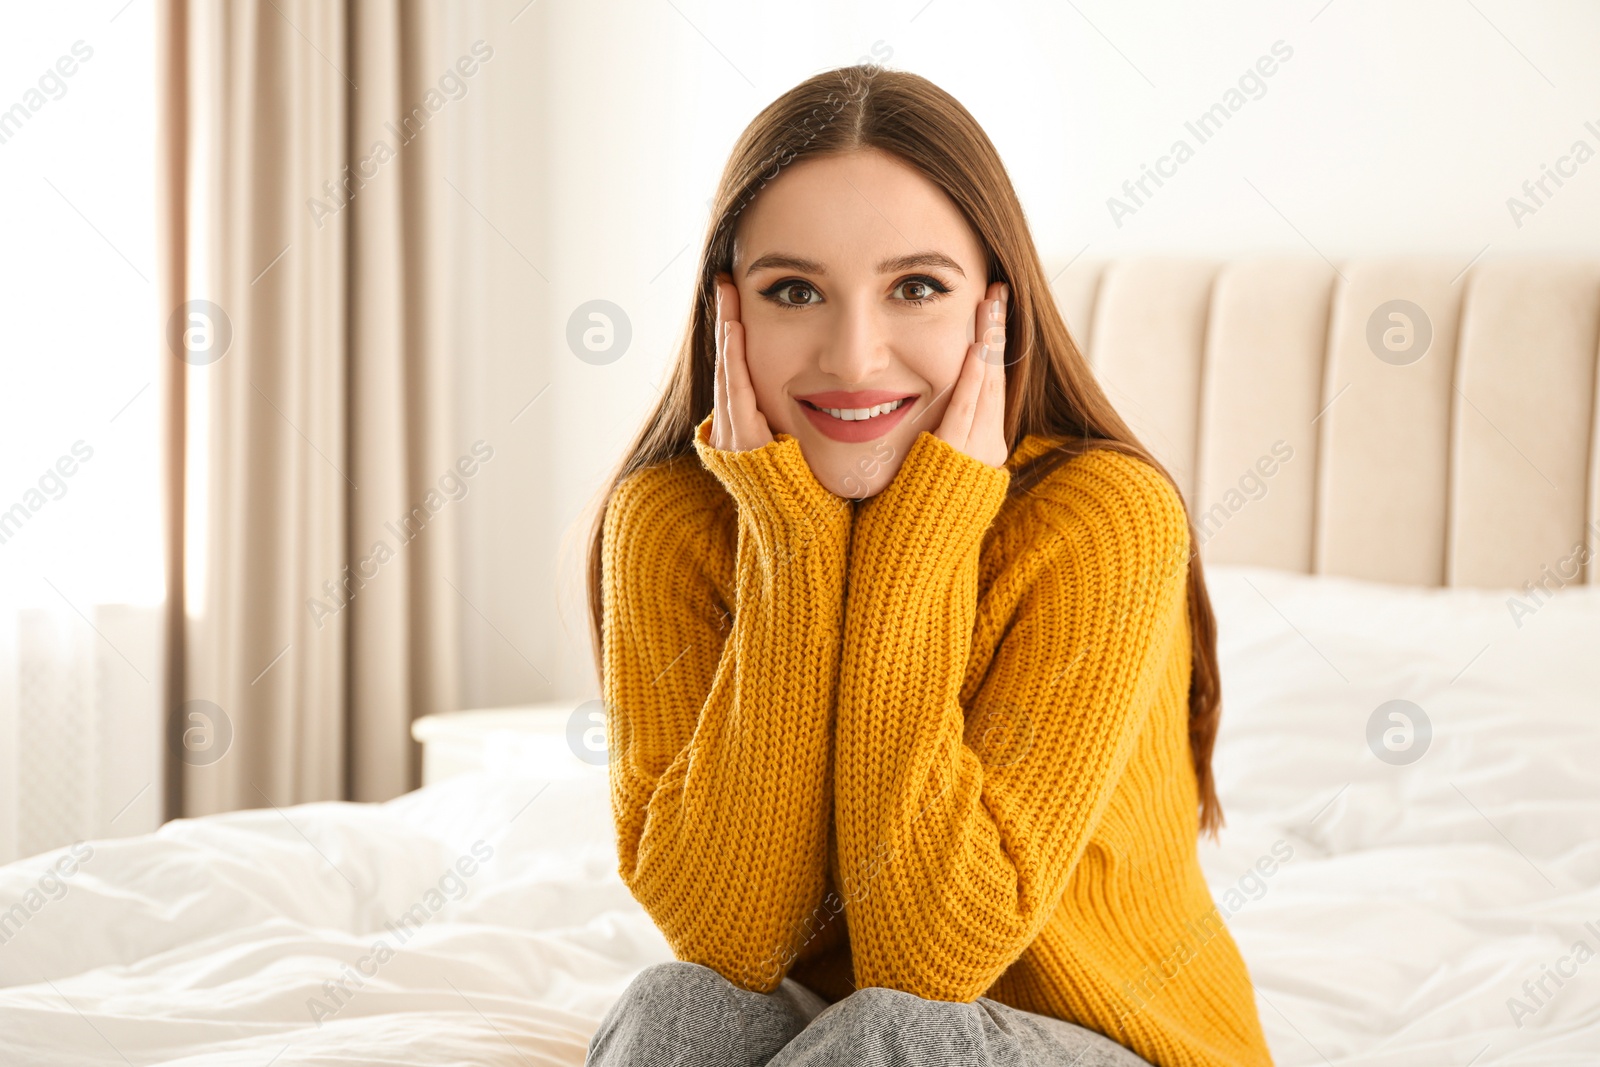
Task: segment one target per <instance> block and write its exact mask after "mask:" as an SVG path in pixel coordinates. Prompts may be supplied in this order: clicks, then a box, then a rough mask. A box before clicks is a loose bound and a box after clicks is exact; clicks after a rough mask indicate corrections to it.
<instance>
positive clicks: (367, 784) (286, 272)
mask: <svg viewBox="0 0 1600 1067" xmlns="http://www.w3.org/2000/svg"><path fill="white" fill-rule="evenodd" d="M161 7H162V13H161V23H160V26H161V28H160V31H159V37H160V40H161V43H162V47H163V50H164V57H163V70H162V76H163V78H164V84H163V87H162V91H163V93H164V112H165V114H164V115H163V121H164V124H165V126H164V134H163V137H164V145H163V149H164V152H163V160H164V167H165V170H164V174H163V176H162V177H163V193H164V198H163V203H164V210H165V213H166V217H165V218H164V219H163V220H162V226H161V232H162V235H163V241H164V254H165V261H164V263H163V283H164V293H163V303H164V306H163V309H162V311H163V314H164V315H165V314H167V313H169V311H170V312H171V313H172V315H173V318H172V319H170V320H169V321H168V322H166V323H165V326H166V336H165V337H164V343H165V344H166V345H167V347H168V348H169V352H168V358H167V359H165V360H164V361H163V365H164V367H165V368H166V373H167V379H166V381H165V382H164V383H163V384H164V387H165V388H164V396H165V400H166V404H167V414H168V418H167V425H168V428H169V433H170V438H169V448H168V462H169V468H168V480H167V481H168V484H167V493H168V507H167V512H166V514H167V518H168V541H169V552H168V564H169V583H170V584H169V594H170V595H169V597H168V604H169V605H171V606H172V607H171V611H172V618H171V619H170V621H169V626H168V629H167V634H168V639H169V640H168V647H169V660H168V672H167V674H168V677H167V707H168V709H169V710H170V712H171V719H170V729H171V736H170V740H171V742H172V743H171V745H170V746H169V751H171V752H173V753H174V755H175V756H176V757H177V758H174V759H172V760H171V761H170V764H171V768H172V773H171V774H170V775H169V780H168V782H167V786H168V789H167V792H168V797H167V813H168V815H169V816H176V815H198V814H205V813H209V812H214V811H223V810H229V809H234V808H241V807H263V806H266V805H269V804H271V805H278V806H282V805H286V804H292V803H299V802H303V801H311V800H329V799H353V800H383V799H387V798H389V797H392V796H395V795H398V794H399V793H402V792H404V791H405V790H407V789H409V788H413V787H414V786H415V785H416V784H417V782H418V753H417V751H416V747H415V745H414V743H413V742H412V741H411V738H410V724H411V721H412V720H413V719H414V718H416V717H418V716H420V715H423V714H427V713H430V712H435V711H439V710H445V709H447V707H448V705H449V702H450V701H451V700H452V698H453V694H454V693H455V692H456V691H457V686H456V657H455V654H454V650H455V646H454V642H455V630H456V628H455V619H456V613H457V603H456V598H457V594H456V593H455V592H454V588H453V586H452V581H453V579H452V578H451V576H450V571H449V569H448V568H449V563H450V560H451V559H452V558H453V550H452V535H451V534H452V531H451V522H452V519H453V516H452V515H451V514H450V513H449V508H447V507H441V506H440V501H441V500H442V497H441V495H440V490H439V485H440V481H441V478H445V477H447V476H448V475H449V473H450V472H451V471H452V470H453V469H454V465H455V463H456V462H457V459H458V457H459V456H460V455H462V454H463V453H465V452H466V451H467V449H466V448H464V447H463V446H462V445H461V444H460V443H459V442H456V441H454V440H452V431H451V425H450V422H451V420H450V418H449V412H450V398H451V395H452V392H451V389H450V379H449V376H448V373H447V367H446V347H447V346H446V341H445V334H444V330H445V328H446V324H447V320H446V314H445V310H444V308H443V307H442V306H441V305H442V302H443V300H444V298H445V295H446V294H447V293H448V292H449V286H448V285H447V284H445V278H444V273H445V270H446V265H445V264H444V263H443V260H444V258H445V256H444V251H445V248H444V241H443V230H442V216H443V211H442V206H443V205H442V204H441V199H442V197H441V192H440V191H441V190H444V195H450V194H449V186H448V184H447V183H446V182H445V180H444V177H443V170H442V161H443V158H444V152H443V145H444V135H443V133H444V132H443V131H442V130H440V129H438V128H437V127H436V128H434V129H429V128H428V124H429V121H430V120H432V121H433V122H435V123H438V122H439V119H438V117H437V116H435V115H434V114H433V113H432V111H430V107H429V105H430V102H431V98H430V97H429V95H428V94H429V91H430V88H431V87H432V86H433V85H434V84H435V83H437V81H438V79H439V77H440V74H441V71H443V70H444V69H445V66H446V65H447V64H445V63H444V62H443V61H439V62H436V61H435V60H434V59H433V58H431V57H432V55H433V49H435V48H437V44H436V41H437V33H436V32H435V31H436V27H434V26H432V25H430V23H431V20H432V19H433V18H434V17H435V15H434V11H435V9H434V8H433V7H432V6H431V5H405V6H404V7H402V6H401V5H400V4H398V3H380V2H375V0H264V2H257V0H226V2H222V0H211V2H206V0H161ZM195 301H203V302H204V303H193V302H195Z"/></svg>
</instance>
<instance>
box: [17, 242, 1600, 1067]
mask: <svg viewBox="0 0 1600 1067" xmlns="http://www.w3.org/2000/svg"><path fill="white" fill-rule="evenodd" d="M1452 271H1454V272H1455V273H1457V275H1458V276H1456V277H1454V278H1452ZM1060 277H1061V281H1060V282H1059V283H1058V293H1059V296H1060V299H1061V300H1062V303H1063V306H1064V308H1065V309H1066V310H1067V314H1068V316H1069V320H1070V321H1072V324H1073V326H1074V330H1075V332H1076V333H1077V335H1078V336H1079V337H1080V338H1083V339H1085V341H1086V347H1087V348H1088V349H1089V353H1090V356H1091V358H1092V360H1093V361H1094V363H1095V367H1096V371H1097V373H1098V374H1100V375H1101V377H1102V380H1104V381H1105V382H1106V383H1107V387H1108V389H1110V390H1111V391H1112V393H1113V396H1114V398H1115V399H1116V401H1117V402H1118V404H1119V406H1120V407H1121V408H1122V410H1124V412H1125V414H1127V415H1128V416H1129V418H1130V420H1131V421H1133V422H1134V423H1135V426H1136V429H1138V430H1139V432H1140V433H1142V434H1144V435H1146V437H1147V439H1148V440H1149V441H1150V443H1151V444H1152V445H1153V446H1154V447H1156V448H1157V450H1158V454H1160V455H1161V456H1162V458H1163V460H1164V461H1166V462H1168V463H1169V464H1170V466H1171V467H1172V469H1173V470H1174V473H1175V474H1176V475H1177V476H1178V477H1179V478H1180V479H1181V480H1182V481H1183V483H1184V489H1185V494H1186V498H1187V499H1188V500H1189V501H1190V503H1191V507H1192V508H1193V509H1194V510H1195V511H1196V513H1197V521H1198V522H1199V523H1200V526H1201V538H1202V551H1203V553H1204V556H1205V560H1206V564H1207V574H1208V579H1209V584H1210V588H1211V591H1212V598H1213V602H1214V606H1215V608H1216V612H1217V618H1218V629H1219V652H1220V657H1221V665H1222V672H1223V687H1224V688H1223V692H1224V699H1225V711H1224V715H1223V720H1222V727H1221V731H1220V733H1219V736H1218V741H1217V750H1216V754H1215V761H1214V763H1215V767H1216V772H1217V781H1218V790H1219V793H1220V795H1221V797H1222V801H1223V805H1224V809H1225V813H1226V816H1227V826H1226V828H1225V830H1224V831H1223V834H1222V837H1221V840H1220V842H1217V843H1212V842H1210V841H1209V840H1207V841H1203V842H1202V844H1201V846H1200V850H1201V859H1202V863H1203V866H1204V869H1205V872H1206V876H1207V879H1208V881H1209V882H1210V884H1211V887H1212V891H1213V895H1214V897H1215V898H1216V899H1217V900H1218V902H1219V904H1220V905H1222V906H1223V908H1224V911H1225V912H1226V913H1227V922H1228V925H1229V927H1230V929H1231V930H1232V932H1233V934H1234V937H1235V939H1236V940H1237V942H1238V944H1239V947H1240V949H1241V951H1242V953H1243V955H1244V957H1245V960H1246V962H1247V964H1248V966H1249V968H1250V972H1251V977H1252V979H1253V980H1254V982H1255V984H1256V988H1257V993H1258V1005H1259V1008H1260V1013H1261V1019H1262V1023H1263V1026H1264V1027H1265V1029H1266V1032H1267V1036H1268V1040H1269V1043H1270V1045H1271V1047H1272V1050H1273V1054H1274V1058H1275V1060H1276V1062H1278V1063H1279V1064H1282V1065H1285V1067H1298V1065H1312V1064H1325V1065H1330V1067H1333V1065H1337V1067H1345V1065H1355V1064H1361V1065H1371V1067H1384V1065H1395V1067H1399V1065H1402V1064H1404V1065H1413V1064H1450V1065H1460V1067H1482V1065H1489V1064H1496V1063H1512V1062H1515V1063H1518V1064H1537V1065H1557V1064H1574V1065H1575V1064H1593V1063H1595V1062H1597V1059H1600V785H1597V783H1600V655H1597V653H1600V584H1597V582H1596V578H1597V569H1600V568H1597V565H1596V562H1595V561H1594V559H1593V558H1592V557H1593V556H1594V555H1595V554H1596V549H1597V548H1600V522H1597V518H1596V513H1595V507H1596V501H1597V498H1600V493H1597V492H1596V489H1595V485H1594V481H1593V479H1594V478H1595V477H1596V475H1597V472H1600V463H1597V462H1596V459H1595V457H1596V455H1597V454H1600V453H1597V444H1596V435H1595V385H1596V376H1595V359H1596V350H1597V337H1600V265H1596V264H1592V263H1588V262H1560V263H1556V262H1551V261H1533V262H1528V263H1510V264H1505V263H1487V264H1480V265H1478V266H1475V267H1473V268H1472V269H1471V270H1469V271H1465V272H1462V271H1460V268H1459V266H1458V267H1455V268H1450V267H1449V265H1448V264H1440V263H1436V262H1432V261H1420V260H1398V261H1397V260H1385V261H1371V262H1347V263H1343V264H1340V265H1339V267H1338V268H1337V269H1335V268H1334V267H1333V265H1331V264H1325V263H1323V262H1322V261H1321V260H1261V261H1241V262H1238V263H1231V264H1218V263H1212V262H1207V261H1199V260H1130V261H1124V262H1118V263H1112V264H1102V265H1093V264H1074V265H1072V266H1071V267H1069V268H1068V269H1066V270H1065V271H1063V272H1062V274H1061V276H1060ZM1395 300H1404V301H1406V302H1408V303H1409V304H1410V305H1411V307H1412V308H1416V309H1419V310H1421V311H1422V314H1423V315H1424V316H1425V317H1426V318H1427V320H1428V322H1427V326H1428V330H1429V333H1430V339H1429V343H1428V347H1427V348H1426V349H1425V350H1424V351H1423V353H1422V354H1421V355H1416V354H1415V352H1414V350H1413V351H1409V352H1408V351H1406V350H1404V347H1403V345H1402V346H1401V347H1400V348H1399V349H1398V350H1397V349H1395V348H1393V347H1388V343H1387V342H1386V341H1384V340H1383V339H1382V337H1381V331H1380V340H1379V342H1378V345H1379V347H1380V348H1381V349H1382V350H1383V353H1384V355H1383V356H1380V355H1378V354H1377V353H1375V352H1374V351H1373V347H1372V345H1371V344H1369V342H1368V338H1369V337H1370V336H1371V331H1369V329H1368V325H1369V323H1370V322H1371V321H1372V320H1373V317H1374V314H1375V313H1376V310H1377V309H1380V308H1383V307H1384V306H1386V305H1389V304H1390V303H1391V302H1392V301H1395ZM1402 312H1403V315H1402V318H1405V317H1406V316H1409V317H1410V318H1411V329H1412V330H1415V329H1416V327H1417V326H1418V322H1417V319H1416V311H1412V310H1408V309H1404V308H1402ZM1385 314H1387V313H1385ZM1379 321H1380V324H1381V325H1382V326H1383V329H1385V330H1387V329H1391V328H1395V329H1403V326H1396V325H1395V323H1394V320H1392V319H1389V318H1382V317H1380V319H1379ZM1415 336H1416V335H1415V333H1412V334H1410V337H1411V338H1414V337H1415ZM1156 352H1159V353H1160V354H1161V358H1159V359H1158V358H1156V355H1154V354H1153V353H1156ZM1413 356H1414V357H1415V358H1412V357H1413ZM1385 357H1387V358H1385ZM1430 361H1431V362H1430ZM1389 371H1401V372H1410V373H1400V374H1389V373H1388V372H1389ZM1280 442H1281V443H1283V444H1286V445H1288V446H1289V450H1290V451H1291V452H1292V455H1291V457H1290V458H1287V459H1285V458H1283V456H1282V451H1283V450H1282V449H1279V451H1278V452H1276V453H1275V452H1274V451H1273V449H1274V445H1275V444H1278V443H1280ZM1263 456H1267V457H1276V459H1275V461H1269V462H1264V461H1263V460H1262V458H1261V457H1263ZM1269 468H1270V469H1271V473H1270V474H1269V473H1267V470H1268V469H1269ZM1252 471H1253V472H1254V476H1252V475H1251V473H1250V472H1252ZM1201 512H1203V513H1204V515H1205V516H1206V518H1205V519H1204V520H1203V521H1202V520H1200V518H1199V514H1200V513H1201ZM615 865H616V852H615V844H614V841H613V838H612V830H611V823H610V817H609V811H608V809H607V793H606V782H605V776H604V769H603V768H593V769H591V770H590V771H589V772H586V773H583V774H580V775H578V776H576V777H572V778H569V779H564V780H554V781H552V780H545V779H541V778H537V777H532V776H519V775H517V774H514V773H487V772H486V773H480V774H472V775H461V776H457V777H454V778H450V779H447V780H445V781H442V782H439V783H437V784H434V785H430V786H428V787H425V788H423V789H420V790H417V791H415V792H412V793H409V794H406V795H405V796H402V797H399V798H397V799H395V800H392V801H389V802H388V803H385V804H378V805H362V804H343V803H324V804H307V805H300V806H297V807H291V808H285V809H281V810H277V809H264V810H257V811H243V812H233V813H229V814H225V815H216V816H208V817H205V818H199V819H190V820H179V821H175V822H172V823H169V824H167V825H165V826H163V827H162V828H161V829H160V830H159V831H157V832H156V833H153V834H149V835H145V836H142V837H135V838H127V839H120V840H106V841H92V842H86V843H80V844H79V845H76V846H73V847H71V848H64V849H60V850H57V851H55V852H51V853H46V854H43V855H40V856H35V857H32V858H30V859H26V860H22V861H19V862H16V863H12V864H9V865H6V866H4V867H0V1063H5V1064H12V1063H17V1064H28V1065H38V1067H54V1065H62V1067H65V1065H69V1064H70V1065H73V1067H80V1065H98V1064H106V1065H113V1064H132V1065H137V1067H145V1065H156V1064H161V1065H166V1067H176V1065H184V1067H189V1065H198V1064H207V1065H212V1064H250V1065H254V1067H262V1065H269V1064H275V1065H290V1064H301V1065H308V1064H329V1065H331V1064H350V1063H364V1064H388V1063H395V1064H400V1063H405V1064H417V1063H440V1064H443V1063H474V1064H500V1063H504V1064H540V1065H543V1064H580V1063H582V1061H583V1055H584V1050H585V1046H586V1044H587V1041H588V1038H589V1036H590V1034H591V1033H592V1032H593V1031H594V1028H595V1026H596V1025H597V1024H598V1022H599V1020H600V1018H601V1016H602V1015H603V1014H604V1013H605V1011H606V1009H607V1008H608V1007H609V1005H610V1004H611V1003H612V1002H613V1001H614V1000H615V998H616V997H617V996H618V995H619V994H620V993H621V991H622V990H623V988H624V987H625V986H626V985H627V983H628V981H629V980H630V979H631V978H632V977H633V975H634V974H636V973H637V972H638V970H639V969H640V968H642V967H644V966H646V965H648V964H650V963H652V962H656V961H662V960H667V959H670V958H672V957H671V952H670V951H669V949H668V947H667V945H666V944H665V942H664V941H663V940H662V939H661V937H660V935H659V934H658V933H657V932H656V930H655V928H654V926H653V925H652V923H651V922H650V920H649V917H648V916H647V915H646V914H645V913H644V912H643V911H642V909H640V908H639V906H638V905H637V903H636V902H635V901H634V900H633V899H632V897H631V896H630V895H629V893H628V892H627V890H626V888H625V887H624V886H623V885H622V883H621V881H620V879H619V878H618V876H617V874H616V869H615ZM6 909H9V910H6ZM1580 946H1582V947H1581V948H1580Z"/></svg>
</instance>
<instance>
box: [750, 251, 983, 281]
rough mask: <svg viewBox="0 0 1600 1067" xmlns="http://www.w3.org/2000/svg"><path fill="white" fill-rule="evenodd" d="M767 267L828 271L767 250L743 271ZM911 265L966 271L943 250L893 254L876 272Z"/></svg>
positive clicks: (894, 269) (806, 261)
mask: <svg viewBox="0 0 1600 1067" xmlns="http://www.w3.org/2000/svg"><path fill="white" fill-rule="evenodd" d="M768 267H783V268H786V269H788V270H798V271H803V272H804V273H806V274H817V275H823V276H826V275H827V273H828V268H827V267H824V266H823V265H822V264H821V263H818V262H817V261H816V260H814V259H807V258H805V257H804V256H793V255H789V254H788V253H785V252H768V253H767V254H766V255H764V256H761V257H759V258H758V259H756V260H755V262H753V263H751V264H750V265H749V266H748V267H746V268H745V269H744V273H745V275H746V276H747V277H748V276H749V275H751V274H754V273H755V272H756V271H758V270H763V269H765V268H768ZM912 267H943V268H944V269H946V270H953V271H955V272H956V273H957V274H959V275H961V276H962V277H963V278H965V277H966V276H967V272H966V271H964V270H962V269H961V265H960V264H959V263H957V262H956V261H955V260H953V259H951V258H950V257H949V256H947V255H945V254H944V253H943V252H908V253H907V254H905V255H903V256H894V257H892V258H890V259H886V260H884V261H883V262H882V263H879V264H878V273H879V274H892V273H894V272H895V271H900V270H910V269H911V268H912Z"/></svg>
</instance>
